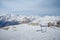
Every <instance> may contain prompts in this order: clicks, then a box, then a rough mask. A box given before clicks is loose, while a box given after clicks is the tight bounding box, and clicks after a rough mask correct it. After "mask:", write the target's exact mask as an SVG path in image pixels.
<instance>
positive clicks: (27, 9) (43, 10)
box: [0, 0, 60, 15]
mask: <svg viewBox="0 0 60 40" xmlns="http://www.w3.org/2000/svg"><path fill="white" fill-rule="evenodd" d="M1 9H2V10H1ZM59 10H60V2H59V0H6V1H4V0H2V1H1V2H0V11H7V12H11V13H20V14H24V13H26V15H27V14H29V13H30V14H31V15H32V14H33V15H34V14H46V15H47V14H51V15H52V13H53V14H54V15H55V14H57V13H58V14H59V13H60V12H59ZM21 11H22V12H21ZM1 13H2V12H1ZM59 15H60V14H59Z"/></svg>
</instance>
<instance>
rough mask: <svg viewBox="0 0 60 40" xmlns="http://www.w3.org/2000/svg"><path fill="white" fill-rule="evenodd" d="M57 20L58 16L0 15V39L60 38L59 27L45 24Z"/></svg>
mask: <svg viewBox="0 0 60 40" xmlns="http://www.w3.org/2000/svg"><path fill="white" fill-rule="evenodd" d="M59 20H60V16H43V17H40V16H22V15H13V14H5V15H0V27H3V28H0V40H60V28H57V27H55V26H53V27H52V26H51V27H48V26H47V23H48V22H51V23H56V22H57V21H59ZM30 23H32V24H30ZM34 23H35V24H37V23H38V24H39V25H35V24H34ZM34 25H35V26H34ZM42 26H44V27H42Z"/></svg>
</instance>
